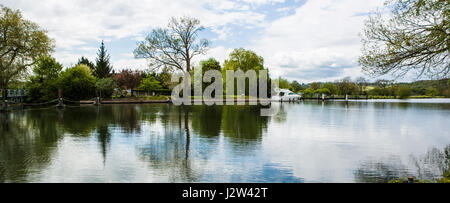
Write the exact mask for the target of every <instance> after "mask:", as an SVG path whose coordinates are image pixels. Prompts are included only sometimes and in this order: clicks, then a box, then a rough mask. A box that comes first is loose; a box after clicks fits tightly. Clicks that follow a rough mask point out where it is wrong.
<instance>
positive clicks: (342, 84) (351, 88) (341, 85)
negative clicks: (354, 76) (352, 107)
mask: <svg viewBox="0 0 450 203" xmlns="http://www.w3.org/2000/svg"><path fill="white" fill-rule="evenodd" d="M337 87H338V90H339V95H357V94H358V93H359V88H358V86H357V85H356V84H355V83H353V82H351V80H350V78H349V77H347V78H344V79H342V80H341V81H339V82H338V83H337Z"/></svg>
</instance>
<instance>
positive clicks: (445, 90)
mask: <svg viewBox="0 0 450 203" xmlns="http://www.w3.org/2000/svg"><path fill="white" fill-rule="evenodd" d="M279 81H280V88H284V89H290V90H291V91H293V92H296V93H303V94H304V95H305V96H314V95H317V94H326V95H369V96H372V97H376V96H379V97H385V98H389V97H393V98H397V97H398V98H408V97H410V96H420V97H446V98H450V79H441V80H423V81H416V82H411V83H396V82H394V81H391V80H378V81H376V82H368V81H367V80H366V79H364V78H357V79H356V80H351V78H349V77H347V78H344V79H342V80H339V81H335V82H327V83H322V82H313V83H309V84H305V83H303V84H300V83H298V82H297V81H293V82H288V81H287V80H286V79H281V78H280V79H279Z"/></svg>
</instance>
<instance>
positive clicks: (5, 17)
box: [0, 5, 54, 99]
mask: <svg viewBox="0 0 450 203" xmlns="http://www.w3.org/2000/svg"><path fill="white" fill-rule="evenodd" d="M53 47H54V42H53V40H51V39H50V38H49V37H48V36H47V32H46V31H45V30H43V29H41V28H40V27H39V26H38V25H37V24H35V23H33V22H31V21H28V20H25V19H24V18H23V17H22V14H21V13H20V11H19V10H11V9H9V8H7V7H4V6H1V5H0V89H1V90H2V92H3V99H6V97H7V95H6V90H7V89H8V86H9V84H10V83H11V82H13V81H15V80H18V79H20V78H23V77H24V76H25V74H26V72H27V69H28V68H29V67H31V66H33V65H34V64H35V63H36V62H37V60H38V59H39V57H41V56H44V55H47V54H48V53H50V52H52V51H53Z"/></svg>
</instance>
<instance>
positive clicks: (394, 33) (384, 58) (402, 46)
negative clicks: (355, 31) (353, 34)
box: [359, 0, 450, 78]
mask: <svg viewBox="0 0 450 203" xmlns="http://www.w3.org/2000/svg"><path fill="white" fill-rule="evenodd" d="M387 3H388V4H389V5H388V6H387V8H391V9H392V10H391V14H392V15H382V14H379V15H376V16H371V17H370V18H369V19H368V20H367V22H366V27H365V30H364V34H363V39H362V42H363V49H362V55H361V57H360V58H359V63H360V65H361V66H362V67H363V70H364V71H365V72H367V73H369V74H372V75H375V76H379V75H385V74H388V73H392V74H394V75H395V76H403V75H405V74H406V73H408V72H410V71H414V72H415V73H417V74H418V76H419V77H420V76H422V75H424V74H425V75H426V76H429V77H438V78H446V77H449V74H450V61H449V60H448V54H449V53H448V50H449V49H450V47H449V45H450V43H449V40H450V35H449V32H448V30H449V28H450V20H449V7H450V1H445V0H390V1H388V2H387ZM387 16H388V17H387ZM386 17H387V18H386Z"/></svg>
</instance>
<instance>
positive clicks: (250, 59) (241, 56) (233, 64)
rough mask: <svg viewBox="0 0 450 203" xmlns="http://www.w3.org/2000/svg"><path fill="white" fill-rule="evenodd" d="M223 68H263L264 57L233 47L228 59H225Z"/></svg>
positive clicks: (244, 69) (246, 69)
mask: <svg viewBox="0 0 450 203" xmlns="http://www.w3.org/2000/svg"><path fill="white" fill-rule="evenodd" d="M223 69H224V70H234V71H236V70H239V69H240V70H242V71H244V72H245V71H248V70H263V69H264V59H263V57H261V56H258V55H257V54H256V53H255V52H253V51H250V50H245V49H243V48H239V49H235V50H233V52H231V53H230V56H229V59H228V60H225V62H224V66H223Z"/></svg>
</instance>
